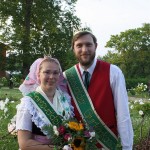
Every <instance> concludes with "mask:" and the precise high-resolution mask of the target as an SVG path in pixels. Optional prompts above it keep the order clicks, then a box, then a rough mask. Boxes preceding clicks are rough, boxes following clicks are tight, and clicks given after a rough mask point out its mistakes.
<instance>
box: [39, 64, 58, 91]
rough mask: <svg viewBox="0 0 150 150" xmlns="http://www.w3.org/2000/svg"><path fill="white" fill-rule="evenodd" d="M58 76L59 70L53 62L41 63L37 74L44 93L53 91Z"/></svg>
mask: <svg viewBox="0 0 150 150" xmlns="http://www.w3.org/2000/svg"><path fill="white" fill-rule="evenodd" d="M59 75H60V70H59V66H58V64H56V63H55V62H43V63H42V64H41V69H40V72H39V74H38V77H39V79H40V85H41V87H42V89H43V90H45V91H47V90H52V89H55V88H56V86H57V82H58V80H59Z"/></svg>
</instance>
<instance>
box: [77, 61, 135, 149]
mask: <svg viewBox="0 0 150 150" xmlns="http://www.w3.org/2000/svg"><path fill="white" fill-rule="evenodd" d="M96 63H97V59H94V62H93V64H92V65H91V66H90V67H89V68H88V69H87V70H86V71H88V72H89V73H90V75H91V76H90V79H91V77H92V74H93V72H94V69H95V66H96ZM79 69H80V72H81V76H82V78H83V80H84V76H83V71H84V69H83V68H82V66H81V65H80V64H79ZM110 86H111V89H112V93H113V96H114V106H115V110H116V118H117V129H118V133H119V136H120V138H121V145H122V150H132V145H133V129H132V123H131V119H130V113H129V107H128V95H127V91H126V85H125V79H124V75H123V73H122V71H121V70H120V68H118V67H117V66H115V65H112V64H111V65H110Z"/></svg>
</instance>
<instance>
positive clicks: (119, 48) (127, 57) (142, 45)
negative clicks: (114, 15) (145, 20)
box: [104, 24, 150, 77]
mask: <svg viewBox="0 0 150 150" xmlns="http://www.w3.org/2000/svg"><path fill="white" fill-rule="evenodd" d="M106 47H110V48H113V50H114V51H113V52H112V53H110V52H109V53H108V54H107V55H106V56H105V57H104V58H105V59H109V60H110V61H111V62H113V63H115V64H117V65H119V66H120V68H121V69H122V70H123V72H124V73H125V76H126V77H149V75H150V69H149V66H150V24H143V27H141V28H136V29H129V30H127V31H125V32H121V33H120V34H119V35H112V36H111V38H110V40H109V41H108V42H107V44H106ZM112 56H113V59H112V58H111V57H112Z"/></svg>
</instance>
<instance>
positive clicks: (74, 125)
mask: <svg viewBox="0 0 150 150" xmlns="http://www.w3.org/2000/svg"><path fill="white" fill-rule="evenodd" d="M68 126H69V128H70V129H72V130H76V131H80V130H83V129H84V126H83V124H82V123H77V122H74V121H71V122H69V124H68Z"/></svg>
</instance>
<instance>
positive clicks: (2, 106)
mask: <svg viewBox="0 0 150 150" xmlns="http://www.w3.org/2000/svg"><path fill="white" fill-rule="evenodd" d="M4 108H5V103H4V102H3V101H0V110H4Z"/></svg>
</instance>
